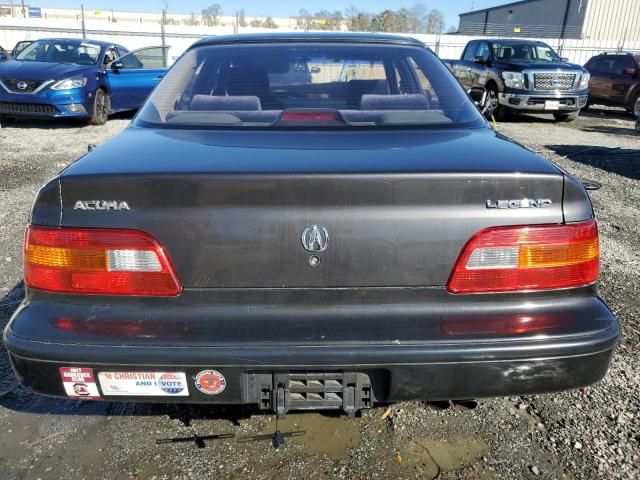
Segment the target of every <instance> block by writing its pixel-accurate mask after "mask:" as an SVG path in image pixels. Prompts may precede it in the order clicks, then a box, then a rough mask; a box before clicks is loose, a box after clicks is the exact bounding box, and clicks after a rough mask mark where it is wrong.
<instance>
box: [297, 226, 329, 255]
mask: <svg viewBox="0 0 640 480" xmlns="http://www.w3.org/2000/svg"><path fill="white" fill-rule="evenodd" d="M301 239H302V246H303V247H304V248H305V250H308V251H310V252H324V251H325V250H326V249H327V247H328V246H329V232H327V229H326V228H324V227H319V226H318V225H311V226H309V227H307V228H305V229H304V230H303V232H302V237H301Z"/></svg>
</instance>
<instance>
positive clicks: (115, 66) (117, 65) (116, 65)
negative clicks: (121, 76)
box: [111, 60, 124, 72]
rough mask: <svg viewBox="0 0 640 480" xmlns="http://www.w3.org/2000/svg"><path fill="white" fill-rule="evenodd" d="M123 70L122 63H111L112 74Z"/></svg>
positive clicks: (118, 61) (117, 61)
mask: <svg viewBox="0 0 640 480" xmlns="http://www.w3.org/2000/svg"><path fill="white" fill-rule="evenodd" d="M123 68H124V63H122V62H121V61H120V60H116V61H115V62H111V70H113V71H114V72H117V71H119V70H122V69H123Z"/></svg>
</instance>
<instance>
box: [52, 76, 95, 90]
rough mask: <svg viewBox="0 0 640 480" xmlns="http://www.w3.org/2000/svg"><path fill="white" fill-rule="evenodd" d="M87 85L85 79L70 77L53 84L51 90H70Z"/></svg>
mask: <svg viewBox="0 0 640 480" xmlns="http://www.w3.org/2000/svg"><path fill="white" fill-rule="evenodd" d="M86 84H87V77H71V78H65V79H64V80H60V81H58V82H56V83H54V84H53V85H52V86H51V89H52V90H71V89H72V88H82V87H84V86H85V85H86Z"/></svg>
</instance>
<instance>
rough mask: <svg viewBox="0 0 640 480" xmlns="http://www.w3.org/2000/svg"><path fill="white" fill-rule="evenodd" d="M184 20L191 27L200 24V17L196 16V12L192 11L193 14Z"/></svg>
mask: <svg viewBox="0 0 640 480" xmlns="http://www.w3.org/2000/svg"><path fill="white" fill-rule="evenodd" d="M182 22H183V23H184V24H185V25H187V26H190V27H195V26H197V25H200V22H199V21H198V17H197V16H196V12H191V15H190V16H189V18H186V19H184V20H183V21H182Z"/></svg>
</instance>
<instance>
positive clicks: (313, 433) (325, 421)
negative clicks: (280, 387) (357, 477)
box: [262, 413, 360, 458]
mask: <svg viewBox="0 0 640 480" xmlns="http://www.w3.org/2000/svg"><path fill="white" fill-rule="evenodd" d="M359 423H360V422H359V421H358V420H357V419H353V418H348V417H345V416H339V417H337V416H336V417H331V416H327V415H322V414H319V413H290V414H288V415H287V416H286V417H285V418H283V419H282V420H279V421H278V428H279V429H280V431H281V432H283V433H286V432H300V431H303V432H305V433H304V435H301V436H299V437H290V438H288V439H287V442H288V443H290V444H292V445H293V444H295V445H301V446H302V449H303V450H304V451H306V452H308V453H315V454H320V455H327V456H329V457H333V458H338V457H345V456H347V455H348V454H349V452H350V451H351V450H352V449H354V448H356V447H357V446H358V445H360V429H359ZM275 425H276V423H275V419H274V420H272V421H270V422H269V423H268V425H267V426H266V427H265V429H264V430H263V432H262V433H263V434H269V433H273V432H274V431H275Z"/></svg>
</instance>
